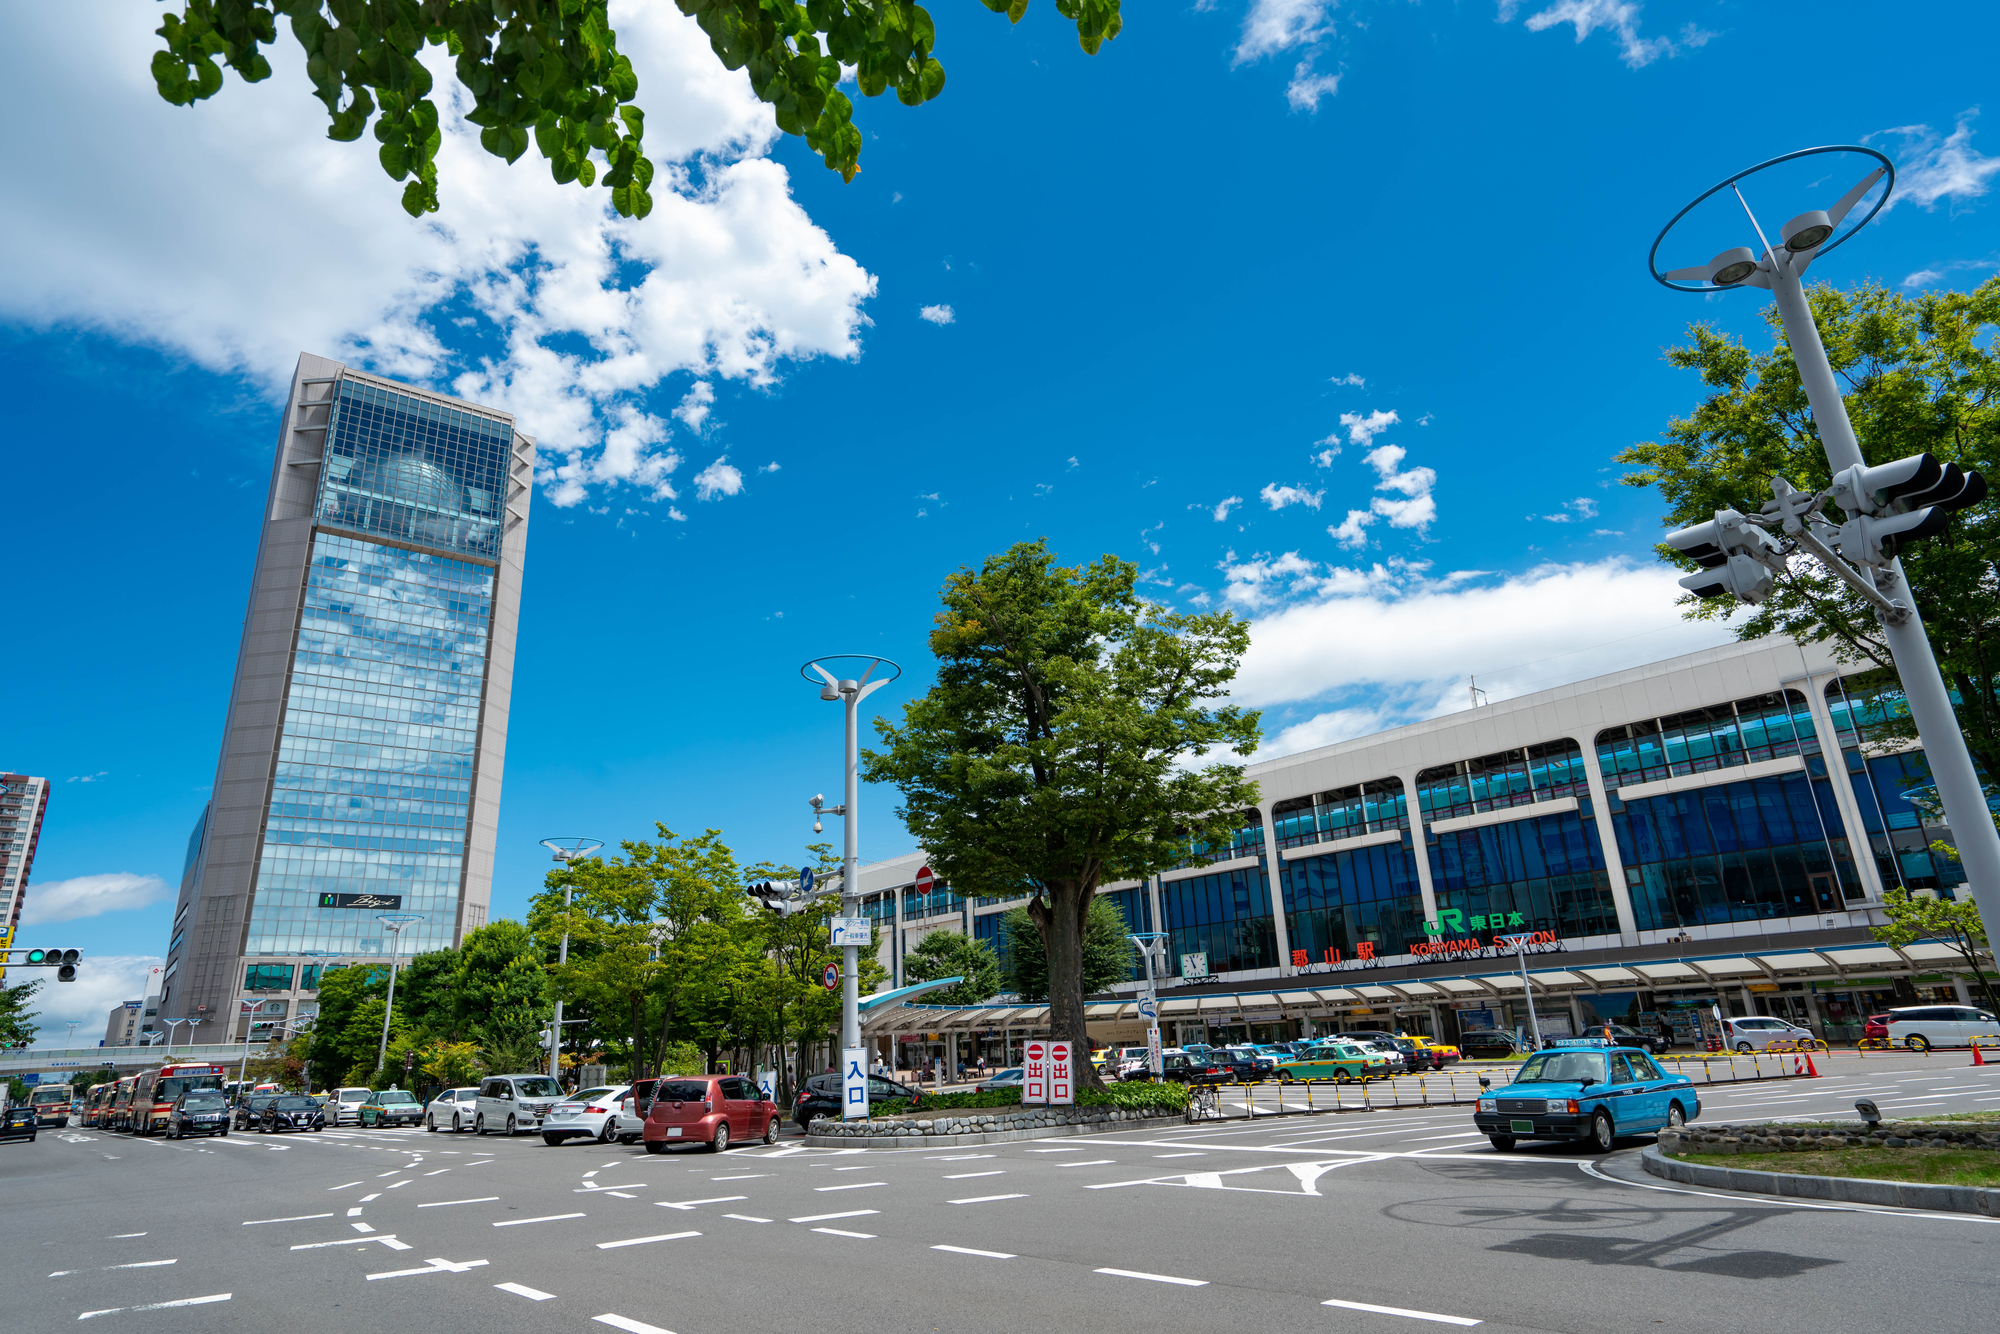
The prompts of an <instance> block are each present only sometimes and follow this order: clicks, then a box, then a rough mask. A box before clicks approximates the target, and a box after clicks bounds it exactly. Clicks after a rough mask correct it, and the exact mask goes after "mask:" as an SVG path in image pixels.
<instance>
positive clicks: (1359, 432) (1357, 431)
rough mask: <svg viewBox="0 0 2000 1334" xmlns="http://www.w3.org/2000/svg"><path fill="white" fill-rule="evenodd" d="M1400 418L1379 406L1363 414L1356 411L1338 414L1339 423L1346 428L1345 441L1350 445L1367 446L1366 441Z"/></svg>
mask: <svg viewBox="0 0 2000 1334" xmlns="http://www.w3.org/2000/svg"><path fill="white" fill-rule="evenodd" d="M1401 420H1402V418H1400V417H1398V416H1397V415H1396V414H1395V413H1394V412H1384V411H1382V410H1381V409H1380V408H1377V409H1376V410H1375V411H1373V412H1371V413H1369V414H1367V415H1366V416H1363V415H1362V414H1361V413H1358V412H1343V413H1341V414H1340V424H1341V425H1342V426H1345V427H1346V428H1347V441H1348V443H1349V444H1352V445H1359V446H1361V447H1362V448H1364V449H1365V448H1367V445H1368V442H1369V441H1370V440H1373V439H1374V438H1375V437H1376V436H1378V435H1380V434H1382V432H1384V431H1386V430H1388V429H1389V428H1390V427H1391V426H1394V425H1395V424H1396V423H1397V422H1399V421H1401Z"/></svg>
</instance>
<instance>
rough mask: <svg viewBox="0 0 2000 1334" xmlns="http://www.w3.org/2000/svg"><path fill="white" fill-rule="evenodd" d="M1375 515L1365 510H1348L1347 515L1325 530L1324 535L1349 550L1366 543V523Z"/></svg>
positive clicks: (1372, 519)
mask: <svg viewBox="0 0 2000 1334" xmlns="http://www.w3.org/2000/svg"><path fill="white" fill-rule="evenodd" d="M1374 522H1375V516H1374V515H1373V514H1370V513H1369V512H1368V511H1367V510H1349V511H1347V517H1346V518H1345V519H1342V520H1341V521H1340V522H1339V523H1337V524H1335V525H1334V526H1333V527H1331V528H1329V529H1327V530H1326V535H1327V536H1328V537H1330V538H1332V539H1333V540H1334V541H1336V542H1338V543H1340V545H1342V546H1343V547H1346V548H1348V549H1349V550H1351V551H1358V550H1360V549H1361V548H1362V547H1365V546H1367V545H1368V525H1369V524H1371V523H1374Z"/></svg>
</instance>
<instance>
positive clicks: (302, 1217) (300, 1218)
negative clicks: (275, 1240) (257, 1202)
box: [243, 1214, 333, 1227]
mask: <svg viewBox="0 0 2000 1334" xmlns="http://www.w3.org/2000/svg"><path fill="white" fill-rule="evenodd" d="M331 1217H333V1215H332V1214H299V1215H297V1216H296V1217H293V1218H253V1219H251V1220H250V1221H249V1222H247V1223H245V1224H244V1225H243V1226H244V1227H259V1226H261V1225H263V1224H265V1223H304V1222H307V1221H308V1220H310V1219H314V1218H331Z"/></svg>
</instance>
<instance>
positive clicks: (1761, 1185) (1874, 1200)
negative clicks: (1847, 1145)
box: [1639, 1144, 2000, 1218]
mask: <svg viewBox="0 0 2000 1334" xmlns="http://www.w3.org/2000/svg"><path fill="white" fill-rule="evenodd" d="M1639 1162H1640V1165H1641V1166H1642V1167H1644V1168H1645V1169H1646V1170H1647V1171H1648V1172H1650V1173H1652V1174H1653V1175H1654V1176H1656V1177H1665V1178H1666V1179H1667V1180H1669V1181H1678V1182H1680V1183H1682V1184H1683V1185H1689V1186H1708V1187H1711V1188H1715V1189H1720V1190H1740V1191H1748V1192H1751V1193H1753V1194H1758V1195H1785V1196H1790V1197H1792V1198H1794V1199H1801V1200H1824V1201H1829V1202H1832V1203H1838V1204H1873V1205H1881V1206H1886V1207H1888V1208H1892V1209H1926V1210H1930V1211H1932V1212H1936V1213H1955V1214H1984V1215H1985V1216H1987V1217H1989V1218H2000V1190H1995V1189H1990V1188H1987V1187H1984V1186H1928V1185H1923V1184H1920V1183H1917V1182H1913V1181H1876V1180H1873V1179H1871V1178H1868V1177H1815V1176H1804V1175H1801V1174H1798V1173H1793V1172H1749V1171H1745V1170H1743V1169H1741V1168H1736V1167H1710V1166H1708V1165H1707V1164H1705V1163H1688V1162H1682V1161H1681V1160H1680V1159H1678V1158H1669V1157H1667V1156H1666V1155H1665V1154H1663V1153H1661V1152H1660V1151H1659V1149H1658V1148H1656V1147H1655V1146H1653V1145H1650V1144H1649V1145H1647V1146H1646V1147H1645V1148H1644V1149H1642V1150H1640V1152H1639Z"/></svg>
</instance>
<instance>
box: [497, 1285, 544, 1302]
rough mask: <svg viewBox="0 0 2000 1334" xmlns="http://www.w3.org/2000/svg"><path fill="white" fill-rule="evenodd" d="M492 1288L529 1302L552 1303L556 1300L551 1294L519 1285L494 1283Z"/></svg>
mask: <svg viewBox="0 0 2000 1334" xmlns="http://www.w3.org/2000/svg"><path fill="white" fill-rule="evenodd" d="M493 1286H494V1287H496V1288H498V1289H500V1291H502V1292H511V1293H513V1294H514V1295H515V1296H516V1297H526V1298H527V1299H528V1300H529V1301H531V1302H552V1301H554V1300H555V1299H556V1295H555V1294H554V1293H553V1292H543V1291H541V1290H540V1289H537V1288H530V1287H527V1286H526V1285H524V1284H520V1283H495V1284H494V1285H493Z"/></svg>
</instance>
